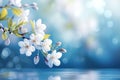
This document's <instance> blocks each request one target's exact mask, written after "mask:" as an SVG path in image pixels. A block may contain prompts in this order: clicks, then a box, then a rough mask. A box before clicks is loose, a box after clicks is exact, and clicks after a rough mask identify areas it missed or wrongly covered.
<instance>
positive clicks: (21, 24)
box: [15, 21, 26, 29]
mask: <svg viewBox="0 0 120 80" xmlns="http://www.w3.org/2000/svg"><path fill="white" fill-rule="evenodd" d="M24 24H26V22H24V21H21V22H19V24H18V25H17V26H16V27H15V29H18V28H19V27H21V26H23V25H24Z"/></svg>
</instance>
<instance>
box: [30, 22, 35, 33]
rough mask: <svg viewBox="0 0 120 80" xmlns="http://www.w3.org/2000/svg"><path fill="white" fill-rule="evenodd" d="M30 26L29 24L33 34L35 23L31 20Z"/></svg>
mask: <svg viewBox="0 0 120 80" xmlns="http://www.w3.org/2000/svg"><path fill="white" fill-rule="evenodd" d="M30 24H31V26H32V31H33V32H34V27H35V22H34V21H32V20H30Z"/></svg>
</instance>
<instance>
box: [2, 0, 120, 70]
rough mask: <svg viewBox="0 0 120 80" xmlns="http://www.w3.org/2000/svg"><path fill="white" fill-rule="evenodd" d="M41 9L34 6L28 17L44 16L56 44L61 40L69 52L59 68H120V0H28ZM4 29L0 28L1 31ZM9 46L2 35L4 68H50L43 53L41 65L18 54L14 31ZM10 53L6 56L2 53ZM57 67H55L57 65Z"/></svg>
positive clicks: (30, 58) (17, 39)
mask: <svg viewBox="0 0 120 80" xmlns="http://www.w3.org/2000/svg"><path fill="white" fill-rule="evenodd" d="M22 2H23V3H32V2H37V3H38V7H39V10H38V11H35V10H32V9H31V13H30V16H29V18H32V19H34V20H37V19H39V18H41V19H42V21H43V23H44V24H46V25H47V30H46V33H49V34H51V37H50V38H51V39H52V40H53V44H54V43H56V42H57V41H61V42H62V43H63V44H62V47H64V48H66V50H67V53H66V54H64V55H63V57H62V59H61V66H60V67H58V68H120V26H119V25H120V9H119V7H120V5H119V3H120V1H119V0H29V1H23V0H22ZM1 33H2V32H1V31H0V34H1ZM10 40H11V44H10V45H9V46H6V45H5V44H4V41H3V40H2V39H1V38H0V53H1V54H0V67H1V68H48V66H46V64H45V63H44V58H43V56H42V55H41V56H40V62H39V64H38V65H34V63H33V57H34V55H35V54H37V52H35V53H34V54H33V55H32V56H31V57H26V56H25V55H20V54H19V47H18V41H19V40H22V39H19V38H17V37H15V36H14V35H11V37H10ZM3 54H7V55H8V56H7V57H3ZM55 68H56V67H55Z"/></svg>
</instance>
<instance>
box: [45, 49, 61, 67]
mask: <svg viewBox="0 0 120 80" xmlns="http://www.w3.org/2000/svg"><path fill="white" fill-rule="evenodd" d="M61 57H62V53H61V52H56V50H54V51H53V52H52V53H51V54H48V55H47V58H46V59H47V61H46V64H47V65H48V66H49V67H50V68H52V67H53V64H54V65H55V66H59V65H60V64H61V62H60V60H59V59H60V58H61Z"/></svg>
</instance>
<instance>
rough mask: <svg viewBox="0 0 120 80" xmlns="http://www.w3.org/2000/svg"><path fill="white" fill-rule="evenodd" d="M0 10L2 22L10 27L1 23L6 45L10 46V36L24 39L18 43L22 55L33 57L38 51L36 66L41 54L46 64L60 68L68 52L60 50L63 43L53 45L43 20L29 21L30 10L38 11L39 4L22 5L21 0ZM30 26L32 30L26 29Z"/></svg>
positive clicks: (14, 0) (11, 1)
mask: <svg viewBox="0 0 120 80" xmlns="http://www.w3.org/2000/svg"><path fill="white" fill-rule="evenodd" d="M26 7H27V9H26ZM0 8H1V9H2V11H1V13H0V20H1V21H6V22H8V27H5V26H4V25H3V24H2V23H1V22H0V29H1V30H2V39H3V40H5V44H7V45H9V44H10V39H9V35H10V34H14V35H16V36H17V37H21V38H23V41H19V42H18V45H19V46H20V54H25V55H26V56H31V55H32V54H36V53H35V52H36V50H37V51H38V53H37V54H36V56H35V57H34V64H38V63H39V60H40V54H42V55H43V56H44V57H45V63H46V64H47V65H48V66H49V67H50V68H52V67H53V65H55V66H59V65H60V64H61V62H60V60H59V59H60V58H61V57H62V53H65V52H66V50H65V49H64V48H60V49H59V48H58V47H59V46H61V44H62V43H61V42H57V43H56V44H55V45H53V44H52V40H51V39H49V36H50V34H46V33H45V30H46V25H45V24H43V23H42V20H41V19H38V20H37V21H35V20H30V19H29V14H30V10H29V9H28V8H33V9H35V10H38V6H37V3H35V2H33V3H32V4H22V3H21V0H9V3H8V4H6V5H2V6H0ZM8 9H10V10H12V13H13V14H12V15H13V16H9V15H8V14H9V12H8ZM16 19H17V22H16ZM28 24H30V25H31V28H32V30H29V28H27V27H26V26H27V25H28Z"/></svg>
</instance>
